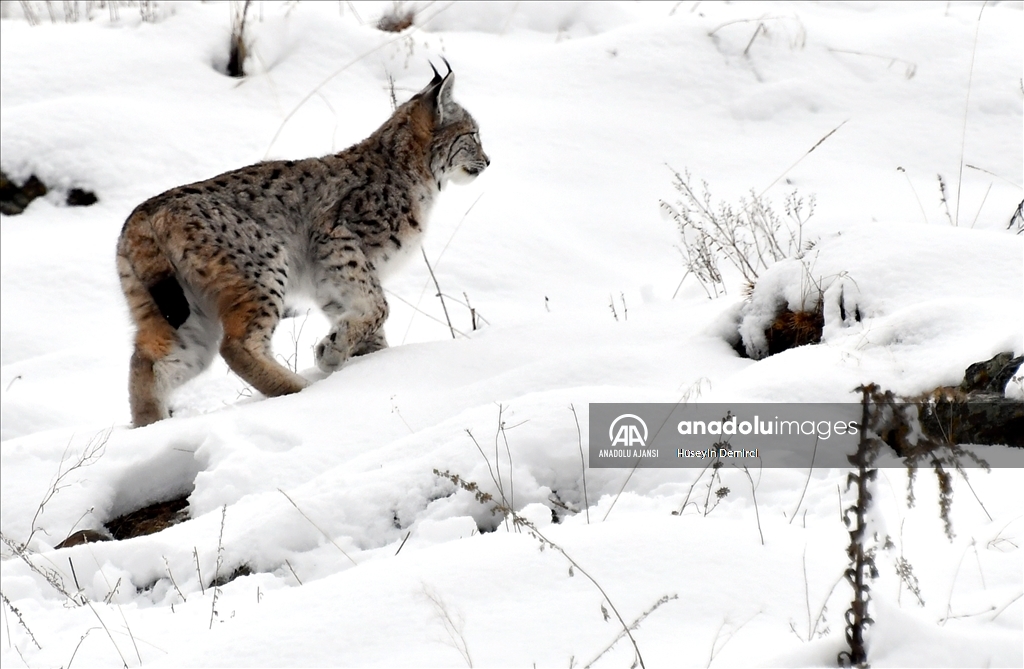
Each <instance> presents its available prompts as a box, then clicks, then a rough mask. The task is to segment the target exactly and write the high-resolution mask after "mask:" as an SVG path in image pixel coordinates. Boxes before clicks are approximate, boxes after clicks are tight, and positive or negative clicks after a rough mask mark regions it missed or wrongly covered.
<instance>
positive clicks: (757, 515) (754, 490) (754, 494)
mask: <svg viewBox="0 0 1024 669" xmlns="http://www.w3.org/2000/svg"><path fill="white" fill-rule="evenodd" d="M743 473H744V474H746V475H747V480H749V481H750V496H751V497H753V498H754V517H755V518H757V534H758V535H759V536H760V537H761V545H762V546H764V533H763V532H761V512H760V511H759V510H758V508H757V488H756V486H754V477H752V476H751V475H750V470H749V469H747V466H746V465H743Z"/></svg>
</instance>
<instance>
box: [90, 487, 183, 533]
mask: <svg viewBox="0 0 1024 669" xmlns="http://www.w3.org/2000/svg"><path fill="white" fill-rule="evenodd" d="M188 517H189V516H188V496H187V495H186V496H184V497H179V498H177V499H172V500H168V501H166V502H158V503H156V504H150V505H149V506H147V507H143V508H141V509H138V510H137V511H132V512H131V513H126V514H124V515H123V516H118V517H117V518H114V519H113V520H111V521H108V522H107V523H106V524H105V525H104V527H105V528H106V529H107V531H108V532H110V534H111V536H113V537H114V538H115V539H118V540H121V539H131V538H132V537H141V536H144V535H147V534H155V533H157V532H159V531H160V530H166V529H167V528H168V527H170V526H171V525H177V524H178V523H180V522H183V521H185V520H188Z"/></svg>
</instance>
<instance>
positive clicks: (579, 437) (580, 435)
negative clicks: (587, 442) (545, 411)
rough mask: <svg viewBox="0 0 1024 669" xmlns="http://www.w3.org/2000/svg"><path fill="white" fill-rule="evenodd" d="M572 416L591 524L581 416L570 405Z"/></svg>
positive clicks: (588, 520) (585, 501)
mask: <svg viewBox="0 0 1024 669" xmlns="http://www.w3.org/2000/svg"><path fill="white" fill-rule="evenodd" d="M569 409H570V410H571V411H572V418H573V420H574V421H576V445H577V446H579V448H580V469H581V471H582V472H583V504H584V505H585V507H586V510H587V525H589V524H590V499H589V497H587V461H586V459H585V458H584V457H583V433H582V432H580V418H579V416H577V415H576V407H574V406H573V405H572V404H570V405H569Z"/></svg>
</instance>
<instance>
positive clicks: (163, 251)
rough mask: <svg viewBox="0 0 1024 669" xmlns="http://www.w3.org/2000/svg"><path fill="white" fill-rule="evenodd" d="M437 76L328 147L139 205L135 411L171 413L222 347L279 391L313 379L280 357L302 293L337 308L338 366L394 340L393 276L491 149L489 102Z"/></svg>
mask: <svg viewBox="0 0 1024 669" xmlns="http://www.w3.org/2000/svg"><path fill="white" fill-rule="evenodd" d="M454 82H455V77H454V75H453V74H452V72H451V68H449V70H448V74H447V75H446V76H444V77H442V76H440V74H439V73H438V72H437V71H436V70H435V71H434V78H433V80H432V81H431V82H430V83H429V84H428V85H427V86H426V88H424V89H423V90H422V91H420V92H419V93H418V94H416V95H415V96H413V98H412V99H411V100H409V101H408V102H406V103H405V104H403V105H401V106H400V107H398V109H396V110H395V112H394V113H393V114H392V116H391V118H389V119H388V120H387V122H385V123H384V125H382V126H381V127H380V128H379V129H378V130H377V131H376V132H374V133H373V134H372V135H370V136H369V137H368V138H367V139H365V140H363V141H362V142H360V143H359V144H356V145H355V146H353V147H350V148H348V149H346V150H345V151H342V152H341V153H337V154H334V155H328V156H324V157H322V158H308V159H305V160H299V161H290V160H289V161H271V162H262V163H257V164H255V165H250V166H248V167H243V168H241V169H238V170H234V171H232V172H227V173H225V174H221V175H220V176H217V177H214V178H212V179H209V180H207V181H201V182H198V183H194V184H190V185H186V186H181V187H178V188H174V189H171V190H169V191H167V192H165V193H163V194H161V195H158V196H156V197H154V198H152V199H150V200H147V201H146V202H144V203H142V204H141V205H139V206H138V207H137V208H136V209H135V211H133V212H132V214H131V215H130V216H129V217H128V220H127V221H126V222H125V224H124V227H123V229H122V230H121V236H120V239H119V240H118V245H117V269H118V274H119V275H120V279H121V288H122V290H123V291H124V294H125V297H126V299H127V301H128V306H129V309H130V311H131V316H132V319H133V320H134V322H135V326H136V334H135V350H134V353H133V354H132V357H131V364H130V371H129V382H128V391H129V400H130V404H131V413H132V423H133V424H134V425H135V426H142V425H148V424H150V423H153V422H155V421H157V420H160V419H162V418H165V417H167V416H168V405H167V400H168V395H169V393H170V392H171V391H172V390H173V389H174V388H175V387H177V386H179V385H181V384H182V383H184V382H185V381H187V380H189V379H191V378H192V377H194V376H195V375H197V374H199V372H201V371H202V370H203V369H205V368H206V367H207V366H208V365H209V364H210V362H211V361H212V360H213V358H214V356H215V355H216V353H217V351H219V352H220V354H221V355H222V356H223V358H224V360H225V361H226V362H227V364H228V366H229V367H230V368H231V369H232V370H233V371H234V372H235V373H236V374H238V375H239V376H240V377H242V378H243V379H245V380H246V381H247V382H248V383H250V384H251V385H252V386H253V387H254V388H256V389H257V390H259V391H260V392H261V393H263V394H265V395H268V396H275V395H284V394H287V393H294V392H298V391H299V390H301V389H302V388H303V387H305V386H306V385H307V383H308V382H307V381H306V380H305V379H304V378H303V377H301V376H299V375H298V374H295V373H294V372H292V371H290V370H288V369H287V368H285V367H283V366H282V365H280V364H279V363H278V362H276V361H275V360H274V356H273V352H272V350H271V335H272V334H273V332H274V328H275V327H277V324H278V322H279V321H280V320H281V317H282V313H283V310H284V307H285V300H286V297H287V296H288V295H290V294H293V293H295V292H298V291H301V292H304V293H306V294H308V295H309V296H310V297H312V298H313V299H314V300H315V302H316V303H317V304H318V305H319V306H320V308H321V309H322V310H323V312H324V314H325V315H326V316H327V317H328V319H329V320H330V322H331V329H330V331H329V332H328V334H327V336H325V337H324V338H323V339H322V340H321V341H320V343H319V344H318V345H317V346H316V349H315V358H316V363H317V365H318V366H319V367H320V369H322V370H323V371H325V372H331V371H334V370H336V369H338V368H339V367H340V366H341V365H342V364H343V363H344V362H345V361H346V360H347V359H348V358H350V357H352V356H356V355H363V354H366V353H370V352H373V351H376V350H379V349H382V348H385V347H386V346H387V342H386V341H385V339H384V334H383V325H384V321H385V319H386V318H387V315H388V304H387V301H386V300H385V298H384V292H383V290H382V288H381V283H380V280H381V275H382V273H383V272H386V271H387V270H388V269H389V265H391V264H393V261H394V260H395V259H396V258H397V257H399V256H404V255H407V253H408V251H409V249H410V248H415V247H416V245H418V243H419V240H420V237H421V235H422V234H423V231H424V227H425V225H426V223H427V219H428V217H429V214H430V209H431V206H432V205H433V202H434V199H435V197H436V196H437V195H438V193H439V192H440V191H441V189H442V188H443V187H444V185H445V183H446V182H447V181H448V180H452V181H456V182H464V181H467V180H470V179H472V178H474V177H476V176H477V175H479V174H480V172H482V171H483V170H484V169H485V168H486V167H487V166H488V165H489V164H490V159H489V158H488V157H487V154H485V153H484V150H483V147H482V145H481V143H480V134H479V129H478V127H477V124H476V122H475V121H474V120H473V117H472V116H470V114H469V113H468V112H467V111H466V110H465V109H463V108H462V107H461V106H459V105H458V104H457V103H456V102H455V101H454V100H453V99H452V88H453V86H454Z"/></svg>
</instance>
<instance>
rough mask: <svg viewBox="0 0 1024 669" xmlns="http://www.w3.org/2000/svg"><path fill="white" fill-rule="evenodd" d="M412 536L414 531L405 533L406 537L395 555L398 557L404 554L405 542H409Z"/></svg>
mask: <svg viewBox="0 0 1024 669" xmlns="http://www.w3.org/2000/svg"><path fill="white" fill-rule="evenodd" d="M411 535H412V530H409V531H408V532H406V533H405V536H404V537H403V538H402V543H400V544H399V545H398V550H397V551H395V555H398V554H399V553H401V552H402V548H404V547H405V542H406V541H408V540H409V537H410V536H411Z"/></svg>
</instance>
